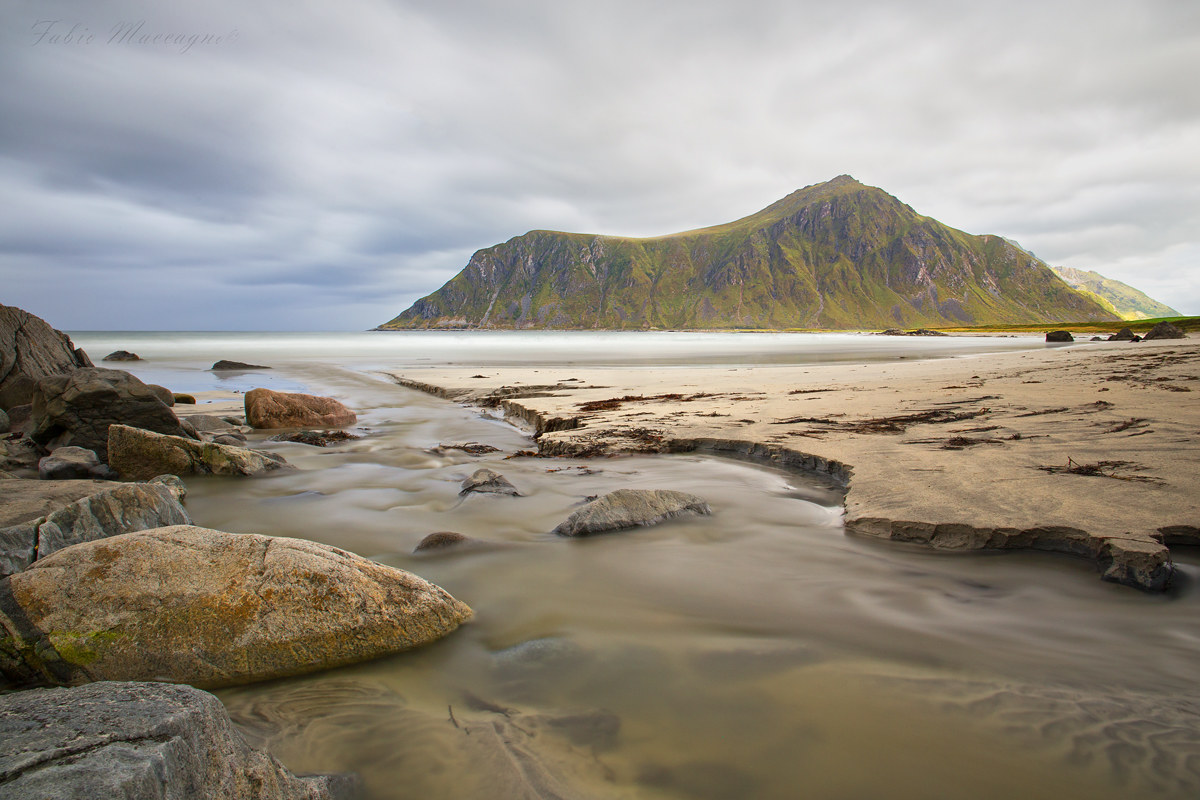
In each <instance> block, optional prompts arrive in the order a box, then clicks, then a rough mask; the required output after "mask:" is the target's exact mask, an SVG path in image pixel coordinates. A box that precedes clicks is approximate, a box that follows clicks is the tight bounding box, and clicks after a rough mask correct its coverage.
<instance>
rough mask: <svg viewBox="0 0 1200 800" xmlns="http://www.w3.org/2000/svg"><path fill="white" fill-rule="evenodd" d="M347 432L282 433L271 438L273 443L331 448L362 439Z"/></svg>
mask: <svg viewBox="0 0 1200 800" xmlns="http://www.w3.org/2000/svg"><path fill="white" fill-rule="evenodd" d="M361 438H362V437H361V436H355V435H354V434H353V433H347V432H346V431H296V432H295V433H280V434H276V435H275V436H272V437H271V441H272V442H294V443H296V444H307V445H310V446H312V447H329V446H330V445H331V444H338V443H339V442H348V441H351V440H353V439H361Z"/></svg>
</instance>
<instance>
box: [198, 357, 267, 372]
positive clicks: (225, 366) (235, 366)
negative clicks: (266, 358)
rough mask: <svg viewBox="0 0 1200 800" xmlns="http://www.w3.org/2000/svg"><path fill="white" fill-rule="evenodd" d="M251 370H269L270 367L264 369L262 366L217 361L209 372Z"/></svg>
mask: <svg viewBox="0 0 1200 800" xmlns="http://www.w3.org/2000/svg"><path fill="white" fill-rule="evenodd" d="M252 369H270V367H264V366H263V365H262V364H247V363H245V362H243V361H226V360H225V359H221V360H220V361H218V362H217V363H215V364H213V365H212V367H211V368H210V371H212V372H223V371H226V370H229V371H232V370H252Z"/></svg>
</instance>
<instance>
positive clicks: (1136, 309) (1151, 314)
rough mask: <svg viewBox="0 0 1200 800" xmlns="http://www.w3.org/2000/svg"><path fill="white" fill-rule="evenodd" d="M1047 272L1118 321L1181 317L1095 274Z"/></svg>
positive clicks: (1058, 269) (1063, 269) (1065, 270)
mask: <svg viewBox="0 0 1200 800" xmlns="http://www.w3.org/2000/svg"><path fill="white" fill-rule="evenodd" d="M1050 269H1052V270H1054V272H1055V273H1056V274H1057V275H1058V277H1060V278H1062V279H1063V280H1064V281H1066V282H1067V283H1068V284H1069V285H1070V286H1071V287H1072V288H1074V289H1076V290H1077V291H1080V292H1083V293H1084V294H1088V295H1092V296H1093V298H1094V299H1095V300H1096V302H1098V303H1099V304H1100V305H1102V306H1104V307H1105V308H1107V309H1109V310H1110V311H1112V312H1113V313H1114V314H1116V315H1117V316H1118V317H1120V318H1121V319H1157V318H1158V317H1179V316H1183V315H1182V314H1180V313H1179V312H1178V311H1176V310H1175V309H1173V308H1171V307H1170V306H1168V305H1165V304H1163V303H1160V302H1158V301H1157V300H1155V299H1154V298H1152V297H1149V296H1147V295H1146V294H1144V293H1142V292H1139V291H1138V290H1137V289H1135V288H1133V287H1132V286H1129V285H1128V284H1124V283H1121V282H1120V281H1118V280H1114V279H1112V278H1106V277H1104V276H1103V275H1101V274H1100V273H1098V272H1092V271H1091V270H1082V269H1073V268H1071V267H1051V268H1050Z"/></svg>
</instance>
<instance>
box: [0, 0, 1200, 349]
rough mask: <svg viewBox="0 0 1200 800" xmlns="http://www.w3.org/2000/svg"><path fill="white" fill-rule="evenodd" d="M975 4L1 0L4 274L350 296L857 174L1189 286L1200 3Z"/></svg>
mask: <svg viewBox="0 0 1200 800" xmlns="http://www.w3.org/2000/svg"><path fill="white" fill-rule="evenodd" d="M964 5H965V4H961V3H946V2H935V1H933V0H930V1H929V2H908V3H904V4H897V3H871V2H853V3H848V4H846V3H843V4H830V3H815V2H771V1H770V0H753V1H752V2H739V3H733V2H709V3H704V2H688V3H683V2H673V1H667V2H657V3H654V4H645V3H633V2H621V1H617V2H592V3H581V2H548V1H547V2H504V3H501V2H473V3H456V4H449V3H433V2H407V3H405V2H384V0H355V2H349V3H342V4H336V5H335V4H320V5H318V4H297V3H284V2H264V3H255V4H245V3H233V2H212V3H206V4H204V5H203V7H199V6H197V7H195V8H182V9H176V8H168V7H166V6H163V5H162V4H152V3H148V2H141V3H139V2H123V3H122V2H112V3H88V4H84V3H78V2H71V1H70V0H42V1H41V2H38V1H37V0H24V1H23V2H22V1H21V0H18V1H17V2H13V1H12V0H8V6H9V7H10V10H9V11H8V12H6V14H5V17H6V19H7V20H9V22H10V24H9V25H8V27H7V28H6V30H5V32H4V34H3V37H4V40H3V41H0V74H3V75H4V77H5V79H4V80H3V81H0V201H2V202H3V203H4V207H5V208H6V214H5V215H4V216H3V218H0V279H2V284H3V286H4V287H5V288H4V292H3V294H4V297H3V298H0V299H2V300H3V302H6V303H15V304H17V305H22V306H24V307H26V308H29V309H30V310H32V311H34V312H36V313H39V314H42V315H44V316H46V317H47V318H49V319H50V320H51V321H52V322H54V323H55V324H56V325H59V326H60V327H66V328H76V329H81V328H93V327H95V328H103V327H141V328H158V327H172V328H173V327H184V328H188V327H192V328H249V329H254V328H283V329H294V328H309V327H313V326H314V322H313V317H312V314H313V309H321V316H320V320H319V321H320V324H319V325H317V327H335V328H349V329H355V328H365V327H369V326H371V325H374V324H376V323H378V322H381V321H383V320H385V319H387V318H389V317H390V316H392V315H394V314H395V313H397V312H398V311H400V310H402V309H403V308H404V307H406V306H407V305H408V304H409V303H411V302H412V300H414V299H415V298H416V297H418V296H420V295H422V294H425V293H427V292H429V291H432V290H433V289H435V288H437V286H439V285H441V283H443V282H444V281H445V280H446V279H448V278H449V277H450V276H451V275H453V274H454V273H455V272H457V270H458V269H460V268H461V267H462V266H463V264H464V263H465V262H466V259H467V258H468V257H469V255H470V253H471V251H473V250H474V249H477V248H480V247H485V246H488V245H491V244H493V243H495V242H498V241H503V240H505V239H508V238H510V237H511V236H514V235H517V234H520V233H523V232H525V231H526V230H529V229H532V228H558V229H567V230H584V231H593V232H598V233H613V234H624V235H653V234H658V233H666V232H670V231H675V230H682V229H687V228H692V227H698V226H702V225H707V224H713V223H718V222H723V221H726V220H729V219H733V218H735V217H738V216H741V215H744V214H747V213H751V212H753V211H755V210H757V209H758V208H761V207H763V206H765V205H767V204H768V203H770V202H772V201H773V200H775V199H777V198H778V197H781V196H782V195H784V194H786V193H787V192H789V191H792V190H793V189H796V188H798V187H800V186H803V185H807V184H810V183H815V182H818V181H822V180H827V179H828V178H831V177H833V176H834V175H837V174H840V173H843V172H849V173H851V174H853V175H855V177H857V178H859V179H860V180H863V181H864V182H866V183H871V184H874V185H878V186H881V187H883V188H885V189H887V190H888V191H890V192H892V193H893V194H895V195H897V196H898V197H900V198H901V199H902V200H904V201H905V202H908V203H909V204H910V205H912V206H913V207H914V208H916V209H917V210H918V211H921V212H922V213H926V214H930V215H932V216H935V217H938V218H939V219H941V220H943V221H944V222H947V223H948V224H951V225H954V226H956V227H959V228H963V229H965V230H969V231H971V232H976V233H985V232H986V233H1000V234H1003V235H1006V236H1010V237H1013V238H1016V239H1017V240H1019V241H1021V242H1022V244H1024V245H1025V246H1026V247H1028V248H1029V249H1031V250H1033V251H1034V252H1037V253H1038V254H1039V255H1040V256H1042V257H1043V258H1045V259H1047V260H1049V261H1050V262H1051V263H1062V264H1067V265H1070V266H1076V267H1081V268H1085V269H1095V270H1097V271H1099V272H1102V273H1104V274H1107V275H1110V276H1111V277H1115V278H1119V279H1122V280H1125V281H1127V282H1129V283H1132V284H1134V285H1136V286H1138V287H1139V288H1142V289H1144V290H1146V291H1147V292H1149V293H1150V294H1151V295H1154V296H1156V297H1159V298H1160V299H1163V300H1165V301H1167V302H1170V303H1172V304H1173V305H1175V306H1176V307H1179V308H1181V310H1184V311H1190V312H1191V313H1200V244H1198V243H1197V241H1196V237H1195V229H1196V222H1197V220H1198V219H1200V190H1198V189H1197V187H1200V159H1198V158H1197V156H1196V155H1195V154H1196V153H1198V152H1200V95H1198V94H1197V93H1196V92H1194V91H1192V90H1191V89H1190V86H1189V84H1190V82H1191V81H1192V80H1193V76H1194V75H1196V74H1200V11H1197V10H1196V8H1195V6H1196V4H1195V3H1193V2H1175V1H1174V0H1157V1H1155V0H1151V1H1150V2H1140V3H1138V4H1126V5H1127V6H1128V7H1125V8H1121V9H1117V10H1110V9H1107V8H1104V7H1100V6H1096V5H1095V4H1087V3H1076V2H1062V1H1061V0H1048V1H1047V2H1039V3H1026V2H1010V3H1006V4H1003V5H1002V6H999V5H997V6H994V7H986V8H985V7H982V6H975V4H972V7H970V8H964ZM647 6H650V7H649V8H648V7H647ZM52 20H56V22H54V23H53V24H52V25H50V26H47V25H46V24H45V23H46V22H47V21H52ZM138 23H141V27H140V28H138V31H139V35H141V34H145V35H147V36H154V35H158V36H159V38H158V39H156V40H149V39H147V40H136V39H132V38H129V37H126V38H125V39H120V38H119V35H120V33H121V32H122V31H127V30H129V29H130V28H128V27H127V28H124V29H118V38H117V39H114V34H113V31H114V29H115V28H117V26H121V25H123V24H126V25H131V26H136V25H137V24H138ZM39 24H40V27H39ZM72 26H82V27H86V28H87V29H88V31H89V32H90V33H91V34H92V36H93V37H94V38H93V40H92V41H90V42H87V43H81V42H79V41H78V39H77V38H76V40H74V41H72V42H70V43H68V42H65V41H62V40H61V39H60V40H58V41H53V40H51V38H50V35H52V34H54V33H55V32H58V33H60V34H62V33H66V32H67V31H68V30H70V28H71V27H72ZM77 30H78V28H77ZM46 31H48V32H49V33H48V34H47V35H46V36H43V37H42V38H41V40H40V41H38V40H37V39H38V36H39V35H40V33H42V32H46ZM164 34H165V35H164ZM201 35H204V36H208V37H209V38H208V39H206V40H203V41H201V40H200V39H199V38H196V37H199V36H201ZM172 36H173V37H174V38H172ZM189 37H192V38H189ZM218 39H219V40H218ZM189 41H191V42H192V43H191V44H188V42H189ZM185 50H186V52H184V51H185Z"/></svg>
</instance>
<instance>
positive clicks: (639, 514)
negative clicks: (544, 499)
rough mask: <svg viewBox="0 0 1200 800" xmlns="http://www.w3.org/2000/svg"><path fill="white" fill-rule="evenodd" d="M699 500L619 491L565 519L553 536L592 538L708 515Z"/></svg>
mask: <svg viewBox="0 0 1200 800" xmlns="http://www.w3.org/2000/svg"><path fill="white" fill-rule="evenodd" d="M711 513H712V510H711V509H710V508H709V507H708V503H706V502H704V500H703V499H702V498H699V497H697V496H696V495H694V494H688V493H687V492H675V491H671V490H668V489H618V490H617V491H615V492H610V493H608V494H606V495H604V496H603V497H601V498H599V499H597V500H593V501H592V502H590V503H588V504H587V505H586V506H584V507H583V508H581V509H579V510H578V511H576V512H575V513H574V514H572V515H571V516H569V517H567V518H566V520H564V521H563V522H562V523H561V524H560V525H559V526H558V527H557V528H555V529H554V533H556V534H558V535H559V536H591V535H592V534H595V533H604V532H606V531H616V530H622V529H625V528H634V527H638V526H642V525H657V524H658V523H660V522H663V521H664V520H668V519H671V518H672V517H678V516H682V515H684V514H711Z"/></svg>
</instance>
